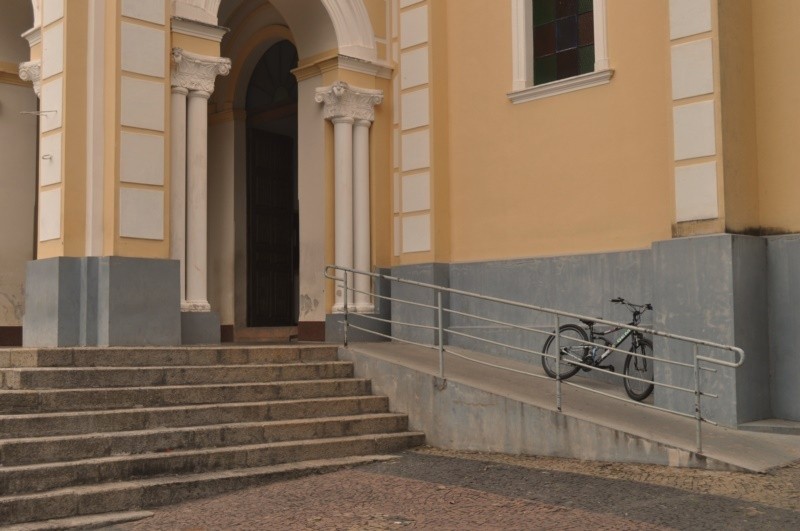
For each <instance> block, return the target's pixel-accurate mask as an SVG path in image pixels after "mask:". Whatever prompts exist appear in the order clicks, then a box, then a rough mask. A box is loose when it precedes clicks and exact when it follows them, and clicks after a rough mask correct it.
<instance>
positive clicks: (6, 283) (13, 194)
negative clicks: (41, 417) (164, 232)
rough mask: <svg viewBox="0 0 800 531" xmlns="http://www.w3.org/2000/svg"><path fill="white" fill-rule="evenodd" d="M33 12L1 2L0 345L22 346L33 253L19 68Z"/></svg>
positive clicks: (29, 147) (33, 132)
mask: <svg viewBox="0 0 800 531" xmlns="http://www.w3.org/2000/svg"><path fill="white" fill-rule="evenodd" d="M33 5H34V7H36V5H37V4H36V3H34V4H33ZM34 15H35V13H34V11H33V10H32V9H31V1H30V0H8V1H5V2H3V12H2V15H0V161H2V162H0V165H2V170H0V346H16V345H21V344H22V315H23V312H24V300H25V296H24V282H25V264H26V262H27V261H28V260H32V259H33V258H35V253H36V237H35V226H34V224H35V219H36V215H35V208H36V207H35V203H36V189H37V163H36V161H37V156H36V155H37V120H36V116H35V114H31V112H32V111H36V110H37V107H38V100H37V98H36V94H35V92H34V90H33V88H32V87H31V83H30V82H24V81H22V80H21V79H20V78H19V70H18V68H19V64H20V63H22V62H26V61H28V60H29V59H30V47H29V43H28V42H27V41H26V40H25V39H24V38H22V37H20V35H22V34H23V33H25V32H27V31H28V30H30V29H31V27H32V26H33V23H34ZM23 113H25V114H23Z"/></svg>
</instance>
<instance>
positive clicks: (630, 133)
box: [434, 0, 674, 261]
mask: <svg viewBox="0 0 800 531" xmlns="http://www.w3.org/2000/svg"><path fill="white" fill-rule="evenodd" d="M449 4H454V2H450V3H449ZM448 20H449V25H448V27H447V30H448V32H447V35H448V44H449V50H450V53H449V55H448V57H449V61H448V66H449V68H448V70H446V71H437V72H435V75H436V76H447V77H448V82H449V90H448V95H449V97H448V102H449V106H450V109H449V126H450V144H449V145H450V151H451V154H452V155H451V157H450V193H451V227H452V230H451V233H452V259H453V260H454V261H470V260H487V259H501V258H511V257H522V256H543V255H560V254H572V253H587V252H600V251H613V250H620V249H636V248H645V247H649V246H650V244H651V242H653V241H655V240H662V239H667V238H669V237H670V226H671V223H672V220H673V216H674V214H673V204H674V199H673V194H674V191H673V186H672V185H671V182H672V175H671V173H672V162H671V156H672V152H671V145H672V126H671V114H670V112H669V109H670V106H669V102H670V100H671V96H670V93H669V90H670V85H669V81H668V80H669V68H670V59H669V47H668V35H669V30H668V24H669V14H668V11H667V2H652V3H648V4H647V8H642V4H641V2H639V1H638V0H615V1H612V2H609V3H608V49H609V58H610V62H611V67H612V68H613V69H614V70H615V75H614V77H613V79H612V80H611V82H610V84H608V85H604V86H599V87H593V88H589V89H584V90H580V91H577V92H572V93H569V94H563V95H558V96H553V97H549V98H545V99H541V100H536V101H532V102H528V103H523V104H520V105H512V104H511V103H510V101H509V100H508V98H507V97H506V93H507V92H508V91H509V90H510V88H511V87H510V85H511V78H512V75H511V56H512V54H511V49H510V46H511V39H510V38H508V37H509V34H510V33H509V32H510V28H509V26H510V20H511V14H510V6H509V3H508V2H497V3H496V4H493V9H491V10H489V9H486V2H484V1H480V0H459V1H458V9H451V10H450V11H449V14H448ZM435 103H436V102H434V104H435Z"/></svg>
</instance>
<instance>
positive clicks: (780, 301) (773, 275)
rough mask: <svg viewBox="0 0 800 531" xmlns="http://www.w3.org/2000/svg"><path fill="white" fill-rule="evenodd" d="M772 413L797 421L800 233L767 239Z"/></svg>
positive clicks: (799, 410)
mask: <svg viewBox="0 0 800 531" xmlns="http://www.w3.org/2000/svg"><path fill="white" fill-rule="evenodd" d="M767 257H768V263H769V269H768V271H767V284H768V290H769V347H770V367H771V374H772V382H771V384H772V386H771V389H772V397H771V398H772V414H773V415H775V416H776V417H778V418H782V419H787V420H794V421H800V385H799V383H800V235H797V234H793V235H789V236H774V237H771V238H768V239H767Z"/></svg>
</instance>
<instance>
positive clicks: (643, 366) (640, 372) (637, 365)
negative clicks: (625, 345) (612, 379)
mask: <svg viewBox="0 0 800 531" xmlns="http://www.w3.org/2000/svg"><path fill="white" fill-rule="evenodd" d="M631 352H633V348H631ZM636 353H637V354H640V355H641V356H634V355H633V354H628V357H627V358H625V369H624V371H623V373H624V374H625V376H632V377H634V378H638V379H637V380H632V379H630V378H625V379H624V383H625V392H626V393H628V396H629V397H631V398H632V399H634V400H636V401H638V402H641V401H642V400H644V399H645V398H647V397H648V396H650V393H652V392H653V387H655V386H654V385H653V384H652V383H651V382H652V381H653V343H651V342H650V340H648V339H644V338H642V339H640V340H639V348H638V350H637V351H636ZM641 380H644V381H641Z"/></svg>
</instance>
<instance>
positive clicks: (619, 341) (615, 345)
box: [589, 322, 642, 365]
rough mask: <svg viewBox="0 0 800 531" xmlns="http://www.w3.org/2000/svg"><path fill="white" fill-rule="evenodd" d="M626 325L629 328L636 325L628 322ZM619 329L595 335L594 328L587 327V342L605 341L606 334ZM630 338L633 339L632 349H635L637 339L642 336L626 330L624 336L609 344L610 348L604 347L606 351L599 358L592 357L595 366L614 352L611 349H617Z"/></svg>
mask: <svg viewBox="0 0 800 531" xmlns="http://www.w3.org/2000/svg"><path fill="white" fill-rule="evenodd" d="M628 324H630V325H631V326H636V325H637V324H638V323H636V322H630V323H628ZM621 328H622V327H617V328H611V329H609V330H605V331H603V332H599V333H596V332H595V331H594V326H593V325H592V326H590V327H589V341H590V342H592V343H594V341H595V339H597V338H598V337H602V338H604V339H605V336H606V335H607V334H613V333H614V332H616V331H618V330H620V329H621ZM631 336H634V338H633V348H634V349H635V348H636V345H637V343H638V342H639V338H641V337H642V334H641V333H638V332H634V331H633V330H631V329H630V328H628V329H627V330H625V333H624V334H622V335H621V336H619V337H618V338H617V340H616V341H614V342H613V343H611V344H610V348H609V347H606V350H605V351H604V352H603V353H602V354H600V357H597V356H592V357H593V358H594V363H595V365H599V364H600V362H602V361H605V359H606V358H607V357H609V356H610V355H611V353H612V352H614V350H612V349H615V348H619V346H620V345H621V344H622V343H624V342H625V340H626V339H628V338H629V337H631ZM593 348H597V347H593Z"/></svg>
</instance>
